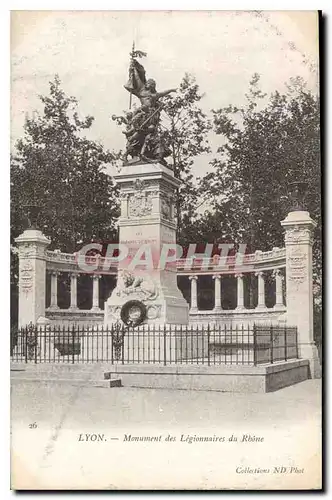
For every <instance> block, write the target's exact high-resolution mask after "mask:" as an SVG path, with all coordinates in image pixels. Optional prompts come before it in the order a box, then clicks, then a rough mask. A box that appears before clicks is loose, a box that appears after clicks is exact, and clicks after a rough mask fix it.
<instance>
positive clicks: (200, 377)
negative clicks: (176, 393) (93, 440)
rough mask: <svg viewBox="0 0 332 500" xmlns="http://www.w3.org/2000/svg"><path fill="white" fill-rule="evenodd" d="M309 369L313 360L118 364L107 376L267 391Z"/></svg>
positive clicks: (129, 381)
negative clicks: (259, 363) (253, 363)
mask: <svg viewBox="0 0 332 500" xmlns="http://www.w3.org/2000/svg"><path fill="white" fill-rule="evenodd" d="M308 371H309V362H308V361H307V360H304V359H300V360H294V361H286V362H281V363H276V364H273V365H265V366H245V365H233V366H232V365H218V366H206V365H205V366H204V365H196V366H195V365H194V364H193V365H191V364H182V365H181V364H178V365H168V366H163V365H158V364H145V365H138V364H136V365H135V364H132V365H122V364H118V365H113V366H110V367H109V370H108V371H107V372H106V373H105V374H104V376H105V378H108V379H111V380H112V379H116V380H118V379H121V383H122V385H123V386H124V387H125V386H127V387H146V388H158V389H185V390H186V389H187V390H197V391H199V390H201V391H207V390H208V391H221V392H242V393H257V392H261V393H264V392H273V391H276V390H279V389H282V388H283V387H287V386H289V385H293V384H296V383H298V382H303V381H304V380H307V379H308V378H309V376H308Z"/></svg>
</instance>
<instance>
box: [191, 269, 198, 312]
mask: <svg viewBox="0 0 332 500" xmlns="http://www.w3.org/2000/svg"><path fill="white" fill-rule="evenodd" d="M189 279H190V281H191V295H190V312H196V311H198V307H197V280H198V276H195V275H192V276H189Z"/></svg>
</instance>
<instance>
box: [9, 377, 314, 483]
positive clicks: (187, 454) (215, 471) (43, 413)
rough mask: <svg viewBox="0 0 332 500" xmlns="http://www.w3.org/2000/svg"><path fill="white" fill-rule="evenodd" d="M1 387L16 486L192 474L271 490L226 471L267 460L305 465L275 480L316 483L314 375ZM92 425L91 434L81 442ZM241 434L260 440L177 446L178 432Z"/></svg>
mask: <svg viewBox="0 0 332 500" xmlns="http://www.w3.org/2000/svg"><path fill="white" fill-rule="evenodd" d="M11 393H12V394H11V404H12V460H13V462H12V464H13V465H12V470H13V479H12V482H13V485H14V486H15V485H16V486H15V487H16V488H29V487H31V486H29V485H33V487H34V488H39V487H40V488H60V489H66V488H73V487H74V488H75V487H76V488H89V489H118V488H120V489H122V488H126V489H127V488H128V489H136V488H148V489H150V488H161V489H165V486H164V484H167V485H168V486H171V487H172V488H181V489H182V488H189V487H190V486H191V483H192V482H193V481H194V482H193V484H192V486H193V487H194V488H203V489H210V487H211V488H213V487H218V488H221V487H225V488H231V489H233V488H235V487H240V488H244V489H250V488H251V487H253V486H252V484H253V485H254V487H255V488H258V489H265V488H266V487H272V488H274V486H273V485H271V484H270V483H268V482H266V481H267V480H266V476H264V477H263V476H262V475H257V476H256V475H255V476H250V477H249V476H248V475H247V474H246V475H245V474H243V475H239V474H237V476H236V477H235V475H234V474H235V470H236V467H237V465H238V464H239V463H240V464H243V465H246V464H247V465H248V466H253V465H256V466H258V467H263V466H264V467H267V464H268V466H269V467H272V466H273V464H275V462H276V461H277V465H284V464H285V463H286V462H287V463H288V464H295V465H298V466H301V467H303V466H304V465H305V466H306V469H304V470H306V474H307V475H306V476H305V477H306V479H305V478H304V476H303V475H302V477H299V475H298V476H294V475H293V477H290V479H289V480H292V483H291V484H288V483H287V484H286V483H283V484H284V486H285V487H288V488H292V487H294V488H295V486H297V487H300V488H302V487H303V488H305V487H306V486H308V485H309V487H317V485H318V484H319V481H320V432H321V429H320V426H321V382H320V381H319V380H308V381H305V382H302V383H300V384H297V385H294V386H291V387H288V388H285V389H282V390H280V391H277V392H274V393H268V394H234V393H233V394H232V393H220V392H212V391H211V392H209V391H182V390H178V391H174V390H173V391H172V390H166V389H137V388H112V389H110V388H101V387H100V388H97V387H88V386H86V385H85V384H84V385H82V386H79V385H77V384H70V382H68V383H63V382H61V383H60V382H54V381H52V382H51V381H49V382H45V381H39V382H36V381H29V380H24V381H23V380H19V379H14V380H12V388H11ZM34 423H35V425H36V427H34V428H30V427H29V425H31V424H34ZM92 433H95V434H99V435H100V436H102V440H101V442H81V439H82V438H83V439H85V437H84V436H85V434H92ZM244 433H247V434H250V435H251V436H263V437H264V442H263V443H247V444H244V443H238V445H234V444H232V445H231V444H229V443H227V445H225V446H224V447H223V448H221V444H220V443H219V444H218V445H217V444H213V445H211V443H210V444H209V445H208V444H202V443H197V444H189V445H187V444H181V445H180V444H179V442H182V439H181V436H183V439H185V438H186V436H195V435H198V436H201V435H204V436H207V435H209V436H213V435H217V436H220V435H225V436H227V437H228V436H230V435H231V434H234V435H237V436H238V439H239V441H240V440H241V436H242V435H243V434H244ZM80 435H82V436H81V438H80ZM125 435H127V436H128V435H132V436H149V435H153V436H158V435H161V436H162V438H161V439H162V441H165V438H166V436H168V435H172V436H174V437H175V440H176V443H173V444H163V443H160V444H158V443H128V442H124V441H125V438H124V436H125ZM308 437H310V439H308ZM222 450H223V451H224V452H225V453H223V452H222ZM312 460H315V461H314V462H312ZM247 462H248V463H247ZM308 463H310V466H309V465H306V464H308ZM229 467H230V469H229V470H228V468H229ZM110 470H112V471H113V474H111V476H112V478H110V476H109V475H110ZM161 470H162V471H163V475H162V477H159V476H158V474H156V471H161ZM180 470H181V474H180V475H179V471H180ZM221 470H222V474H221V472H220V471H221ZM153 471H154V472H153ZM129 472H130V474H129ZM128 474H129V476H128ZM151 474H153V475H152V476H151ZM285 477H286V476H285ZM106 478H107V479H106ZM128 478H129V479H128ZM235 479H236V481H238V482H236V486H235V483H234V481H235ZM277 479H278V477H274V476H272V475H270V480H277ZM128 480H129V482H128ZM251 480H252V481H253V483H251ZM296 480H297V481H300V482H299V483H297V482H296ZM130 481H131V483H130ZM241 481H242V482H241ZM264 481H265V482H264ZM219 483H220V484H219ZM221 483H222V484H221ZM276 484H277V483H276ZM237 485H239V486H237ZM293 485H294V486H293ZM302 485H304V486H302ZM276 487H277V486H276Z"/></svg>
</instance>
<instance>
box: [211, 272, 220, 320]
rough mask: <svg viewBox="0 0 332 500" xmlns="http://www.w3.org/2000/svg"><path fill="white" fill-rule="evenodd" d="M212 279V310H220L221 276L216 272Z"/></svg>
mask: <svg viewBox="0 0 332 500" xmlns="http://www.w3.org/2000/svg"><path fill="white" fill-rule="evenodd" d="M212 278H213V279H214V309H213V310H214V311H221V310H222V307H221V276H220V274H216V275H214V276H212Z"/></svg>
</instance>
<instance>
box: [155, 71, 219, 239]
mask: <svg viewBox="0 0 332 500" xmlns="http://www.w3.org/2000/svg"><path fill="white" fill-rule="evenodd" d="M203 97H204V95H203V94H201V93H200V92H199V86H198V84H197V83H196V80H195V78H194V77H193V76H191V75H189V74H185V76H184V78H183V80H182V82H181V84H180V87H179V91H178V92H177V94H176V95H175V96H167V97H165V98H164V99H163V103H164V108H163V109H164V111H165V114H166V120H164V123H163V131H162V140H163V141H164V144H165V145H166V147H167V148H169V149H170V150H171V156H170V162H171V165H172V168H173V170H174V175H175V177H176V178H177V179H180V180H181V186H180V188H179V191H178V195H177V200H176V210H177V215H178V235H177V239H178V242H179V243H180V244H187V243H189V242H192V241H193V239H192V238H193V237H194V235H195V225H194V220H195V218H196V216H197V204H198V197H199V193H198V189H197V183H196V182H195V179H194V176H193V173H192V166H193V164H194V161H195V159H196V158H197V157H198V156H200V155H201V154H204V153H209V152H210V146H209V141H208V138H207V134H208V132H209V130H210V129H211V123H210V121H209V120H208V118H207V116H206V114H205V113H204V112H203V111H202V109H201V108H200V106H199V103H200V101H201V100H202V98H203Z"/></svg>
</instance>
